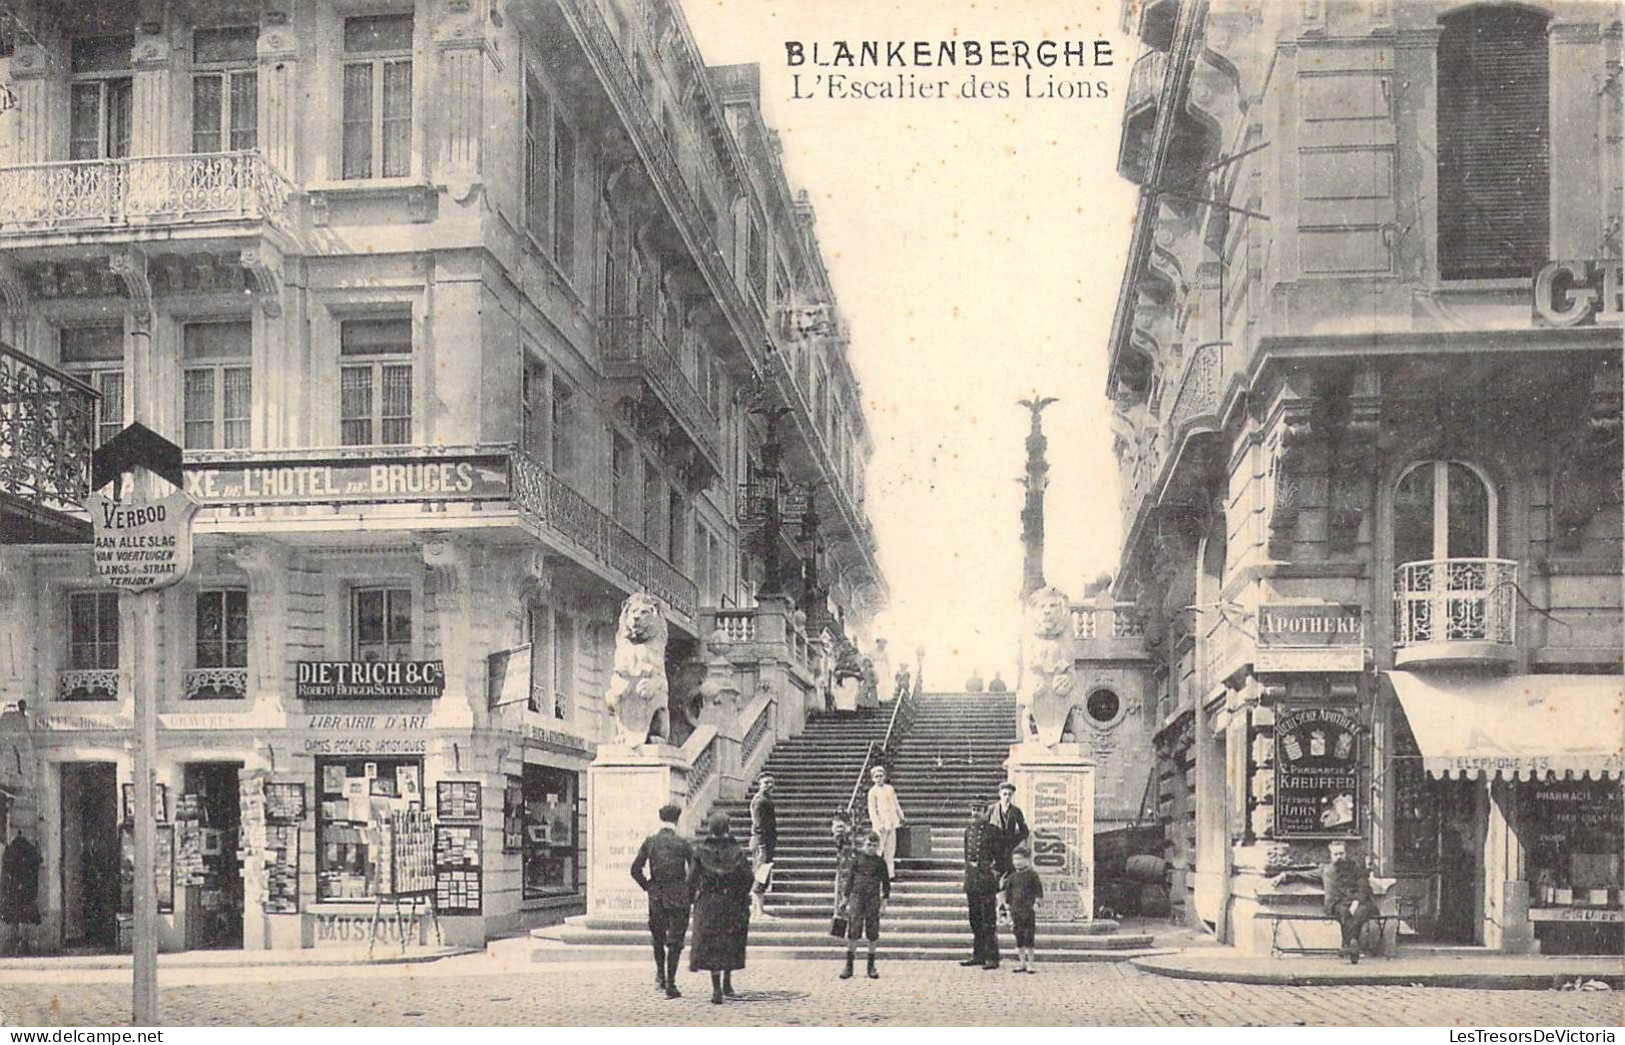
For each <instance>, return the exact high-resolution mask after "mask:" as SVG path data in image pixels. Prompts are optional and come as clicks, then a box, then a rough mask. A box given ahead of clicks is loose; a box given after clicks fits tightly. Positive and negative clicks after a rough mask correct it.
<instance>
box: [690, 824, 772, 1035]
mask: <svg viewBox="0 0 1625 1045" xmlns="http://www.w3.org/2000/svg"><path fill="white" fill-rule="evenodd" d="M728 827H729V823H728V814H726V813H717V814H716V815H714V816H712V817H711V819H710V820H709V821H708V822H707V824H706V837H705V838H704V839H703V840H701V842H700V844H699V845H696V846H695V847H694V867H693V870H691V871H690V872H689V876H688V887H689V893H690V894H691V895H692V896H693V897H694V920H693V942H692V946H691V947H690V949H689V952H688V967H689V969H690V971H692V972H699V971H700V970H701V969H705V970H707V971H709V972H710V973H711V1001H712V1003H713V1004H716V1005H721V1004H722V998H723V995H729V996H732V995H733V993H734V988H733V979H732V974H733V971H734V970H735V969H743V968H744V967H745V942H746V937H747V936H748V935H749V933H750V889H751V886H752V884H754V882H755V880H756V879H755V875H754V874H752V873H751V869H750V857H749V856H748V855H747V854H746V853H745V851H744V850H743V849H741V848H740V847H739V845H738V844H737V843H735V842H734V840H733V838H732V837H730V835H729V833H728Z"/></svg>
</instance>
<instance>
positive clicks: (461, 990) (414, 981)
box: [0, 949, 1625, 1027]
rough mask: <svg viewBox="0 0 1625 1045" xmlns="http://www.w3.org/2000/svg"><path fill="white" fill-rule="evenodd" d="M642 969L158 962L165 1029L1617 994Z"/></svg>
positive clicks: (913, 967) (4, 1015)
mask: <svg viewBox="0 0 1625 1045" xmlns="http://www.w3.org/2000/svg"><path fill="white" fill-rule="evenodd" d="M648 964H649V963H648V962H612V963H603V962H582V963H575V964H549V963H534V962H526V963H515V962H503V961H499V960H498V959H496V958H493V957H492V956H490V955H488V954H474V955H465V956H462V957H453V958H446V959H442V960H440V961H435V962H430V963H426V964H407V965H376V964H375V965H362V966H355V967H351V968H346V969H344V970H343V971H342V972H339V971H335V970H334V969H333V968H331V967H316V966H284V967H259V968H251V969H243V968H202V967H192V968H176V967H166V968H161V969H160V970H159V994H160V999H159V1011H160V1014H161V1017H162V1019H163V1020H164V1021H165V1022H166V1023H169V1024H173V1025H187V1026H192V1025H223V1026H242V1025H249V1026H397V1025H408V1026H410V1025H417V1024H421V1025H425V1026H445V1025H454V1026H455V1025H462V1026H467V1025H505V1026H623V1025H628V1024H643V1025H659V1026H715V1025H721V1026H883V1025H884V1026H893V1025H896V1026H985V1025H1020V1026H1078V1025H1095V1026H1175V1027H1188V1026H1195V1027H1204V1026H1308V1025H1315V1026H1319V1025H1339V1026H1347V1025H1355V1026H1361V1025H1380V1026H1387V1025H1419V1026H1441V1025H1442V1026H1469V1027H1486V1026H1568V1027H1573V1026H1618V1025H1620V1024H1621V1023H1625V993H1616V992H1611V991H1597V992H1590V991H1560V990H1468V989H1457V988H1441V987H1424V986H1376V985H1367V984H1360V985H1326V986H1307V987H1305V986H1280V985H1264V984H1243V983H1224V982H1216V981H1211V980H1182V979H1170V978H1167V977H1163V976H1158V975H1155V974H1153V973H1150V972H1147V971H1145V970H1143V969H1138V968H1135V967H1134V966H1133V965H1130V964H1127V963H1101V964H1071V965H1046V966H1042V967H1040V970H1039V973H1038V974H1037V975H1034V976H1018V975H1013V974H1012V973H1011V972H1010V966H1009V965H1006V966H1004V967H1003V968H1001V969H999V970H995V971H983V970H981V969H961V968H959V967H958V966H957V965H949V964H947V963H940V962H887V961H886V959H885V952H884V949H882V952H881V962H880V973H881V978H880V979H879V980H868V979H865V978H863V976H862V975H861V973H860V975H859V976H858V977H856V978H854V979H851V980H840V979H837V978H836V974H837V972H839V965H838V964H837V963H834V962H806V961H753V962H751V964H750V966H749V967H748V968H747V969H745V970H743V971H741V972H740V973H738V974H736V976H735V986H736V988H737V989H738V990H739V992H740V997H739V999H738V1000H735V1001H730V1002H728V1003H726V1004H724V1005H720V1006H719V1005H712V1004H711V1003H710V997H709V995H710V991H709V985H708V981H707V978H706V977H705V976H704V974H701V973H692V972H687V971H685V972H683V973H682V974H681V975H680V977H679V981H678V982H679V985H680V986H681V987H682V989H683V990H684V992H685V996H684V997H682V998H680V999H676V1000H670V999H667V998H666V997H665V996H664V995H662V994H660V993H659V992H657V991H656V990H655V987H654V984H653V982H652V979H653V977H652V975H651V973H650V970H649V968H648V967H647V966H648ZM128 977H129V974H128V972H126V971H123V970H114V969H100V970H96V969H86V970H80V971H78V972H76V973H75V974H74V975H73V977H72V982H64V979H63V977H62V976H61V975H60V974H54V973H51V972H48V971H42V970H35V969H22V968H16V969H13V968H0V1023H5V1024H7V1025H13V1026H42V1025H55V1026H62V1025H64V1024H67V1025H81V1026H83V1025H104V1026H112V1025H119V1024H123V1023H126V1022H127V1021H128V1019H129V1012H130V986H129V978H128Z"/></svg>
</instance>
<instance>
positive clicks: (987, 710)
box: [531, 693, 1151, 961]
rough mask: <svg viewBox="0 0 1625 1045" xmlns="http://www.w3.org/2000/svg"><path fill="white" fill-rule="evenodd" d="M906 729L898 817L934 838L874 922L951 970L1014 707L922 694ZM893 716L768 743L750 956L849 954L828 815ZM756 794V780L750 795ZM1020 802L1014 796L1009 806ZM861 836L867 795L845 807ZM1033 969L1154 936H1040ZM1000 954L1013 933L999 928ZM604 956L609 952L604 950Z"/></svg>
mask: <svg viewBox="0 0 1625 1045" xmlns="http://www.w3.org/2000/svg"><path fill="white" fill-rule="evenodd" d="M918 701H919V702H918V705H917V714H916V716H915V719H914V726H913V729H912V730H911V731H910V732H909V734H908V736H907V738H906V739H905V740H904V741H903V743H902V744H901V746H900V748H899V750H898V751H897V753H896V755H895V757H894V759H893V764H892V765H891V767H890V768H891V771H892V773H891V777H892V782H893V783H894V784H895V786H896V788H897V793H898V797H899V799H900V800H901V802H902V805H903V811H904V813H905V814H906V815H907V816H908V818H909V821H910V822H912V823H915V824H922V823H923V824H929V825H930V826H931V828H932V853H931V856H930V857H929V858H923V859H921V858H916V859H910V858H906V857H905V858H900V859H899V860H898V862H897V880H896V881H895V882H894V883H893V885H892V898H891V902H890V903H889V904H888V905H887V908H886V914H885V918H884V920H883V922H882V925H881V954H882V957H883V958H885V959H887V960H896V959H899V958H918V959H940V960H946V959H954V958H962V957H965V956H966V955H968V954H969V952H970V929H969V924H968V920H967V908H966V904H965V895H964V890H963V888H962V883H963V866H964V865H963V854H964V849H963V844H962V836H963V832H964V827H965V821H966V817H967V814H968V810H969V808H970V806H971V804H972V803H973V802H974V803H976V804H979V805H986V804H987V803H988V802H990V801H992V800H993V799H994V796H995V793H996V789H997V787H998V784H999V782H1000V781H1001V780H1003V779H1004V760H1005V758H1006V757H1008V755H1009V749H1010V744H1011V742H1012V739H1013V736H1014V733H1015V719H1016V705H1015V699H1014V698H1013V697H1010V696H1004V695H989V694H981V693H973V694H922V695H921V696H920V697H919V698H918ZM891 711H892V708H891V705H883V706H882V707H880V708H878V709H871V710H868V711H864V712H860V713H859V714H857V715H855V716H851V717H844V718H821V719H815V720H813V721H811V722H809V723H808V724H807V728H806V730H805V731H804V732H803V733H802V734H801V735H800V736H798V737H795V738H792V739H790V740H787V741H783V742H781V743H780V744H778V745H777V746H776V747H775V748H774V749H773V752H772V754H771V755H770V756H769V758H768V760H767V769H768V771H770V772H772V773H773V776H774V779H775V784H776V791H775V804H776V806H777V809H778V821H779V847H778V853H777V862H776V864H775V867H774V874H773V882H774V884H773V890H772V892H771V893H769V895H768V898H767V911H768V914H769V915H770V916H771V917H770V918H768V919H765V920H761V919H758V920H753V921H752V923H751V927H750V953H751V954H752V955H758V956H761V957H768V958H828V959H831V960H834V959H835V958H837V957H839V956H840V955H841V954H843V953H844V952H845V946H844V944H843V943H841V942H839V941H837V940H835V939H832V938H831V937H830V936H829V935H828V932H829V923H830V915H831V901H832V893H833V883H834V876H835V856H834V850H833V846H832V844H831V842H830V833H829V823H830V818H831V815H832V814H833V813H834V812H835V811H836V810H838V809H844V808H846V806H847V803H848V801H849V800H850V799H851V797H852V790H853V784H854V782H855V780H856V778H857V774H858V771H859V770H860V769H861V768H862V767H863V765H864V760H865V756H866V753H867V751H868V745H869V743H870V742H871V741H877V742H878V741H881V740H883V739H884V737H885V735H886V729H887V725H888V723H889V720H890V717H891ZM752 790H753V792H754V782H753V788H752ZM1020 798H1021V796H1019V795H1018V796H1017V800H1018V803H1019V801H1020ZM715 808H717V809H720V810H723V811H725V812H727V813H729V815H730V816H732V817H733V820H734V825H735V827H734V835H735V837H736V838H738V839H739V840H740V841H741V843H743V842H744V840H745V838H746V836H747V835H748V834H749V832H750V811H749V802H748V801H746V800H736V801H724V802H719V803H717V805H716V806H715ZM853 813H854V818H855V819H856V820H857V821H858V824H859V827H860V829H865V824H864V822H865V820H866V801H865V792H863V791H860V792H859V793H858V796H857V802H856V804H855V805H854V807H853ZM531 936H532V937H533V938H534V939H535V940H536V941H537V942H536V943H535V945H534V946H533V949H532V951H531V957H532V958H534V959H535V960H539V961H545V960H554V959H564V958H570V957H585V956H589V954H588V952H590V956H591V957H594V958H608V957H612V956H614V957H631V956H639V957H641V956H644V955H646V954H647V952H648V930H647V927H646V926H645V925H644V923H643V921H642V919H629V918H623V919H604V918H590V917H578V918H572V919H569V920H568V921H566V923H565V924H564V925H560V926H549V927H547V928H542V929H536V930H534V931H533V932H532V934H531ZM1038 944H1039V946H1038V952H1039V957H1040V960H1048V961H1120V960H1125V959H1127V958H1131V957H1135V956H1138V955H1140V954H1144V953H1147V951H1148V949H1149V948H1150V947H1151V938H1150V937H1149V936H1145V935H1138V934H1132V935H1131V934H1125V933H1119V932H1118V931H1117V925H1116V923H1114V922H1109V921H1104V920H1097V921H1094V922H1085V923H1077V924H1070V925H1052V924H1043V925H1040V927H1039V933H1038ZM1001 946H1004V947H1006V948H1009V949H1011V950H1012V952H1013V949H1014V947H1015V939H1014V936H1013V935H1012V934H1011V933H1010V931H1009V930H1008V928H1005V929H1003V930H1002V940H1001ZM610 949H613V950H614V951H615V952H617V953H615V954H614V955H611V954H610V953H607V952H608V951H609V950H610Z"/></svg>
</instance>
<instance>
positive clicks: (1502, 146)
mask: <svg viewBox="0 0 1625 1045" xmlns="http://www.w3.org/2000/svg"><path fill="white" fill-rule="evenodd" d="M1441 23H1442V27H1443V31H1442V33H1441V34H1440V36H1439V65H1438V69H1439V74H1438V75H1439V81H1438V86H1439V110H1438V135H1439V161H1438V174H1439V276H1440V278H1442V279H1504V278H1528V277H1530V276H1532V275H1533V274H1534V271H1535V269H1536V268H1538V267H1539V266H1540V265H1541V263H1542V262H1544V261H1545V260H1546V257H1547V254H1548V253H1549V248H1548V242H1549V239H1550V229H1549V225H1550V216H1549V213H1548V210H1549V207H1550V196H1551V157H1550V149H1549V141H1548V133H1547V122H1548V112H1547V81H1548V75H1549V71H1548V66H1549V64H1550V59H1549V57H1548V50H1547V46H1548V45H1547V40H1546V15H1544V14H1541V13H1539V12H1536V11H1529V10H1525V9H1522V8H1516V7H1501V6H1494V7H1474V8H1470V9H1468V10H1466V11H1460V12H1457V13H1455V14H1452V15H1447V16H1446V17H1444V18H1443V19H1441Z"/></svg>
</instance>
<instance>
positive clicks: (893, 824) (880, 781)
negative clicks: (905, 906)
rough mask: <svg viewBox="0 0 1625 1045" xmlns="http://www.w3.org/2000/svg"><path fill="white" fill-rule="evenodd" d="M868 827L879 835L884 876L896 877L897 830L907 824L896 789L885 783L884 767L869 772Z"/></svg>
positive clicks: (877, 767)
mask: <svg viewBox="0 0 1625 1045" xmlns="http://www.w3.org/2000/svg"><path fill="white" fill-rule="evenodd" d="M869 779H870V780H871V781H873V785H872V786H871V787H870V788H869V827H870V828H871V829H872V830H874V831H875V833H877V834H878V835H880V855H881V857H882V858H883V859H884V860H885V861H886V875H887V876H888V877H890V878H896V877H897V829H898V828H899V827H902V826H903V824H905V823H907V822H908V817H907V816H905V815H903V806H902V804H901V803H900V802H898V801H897V789H896V788H894V787H892V786H891V785H890V784H888V783H886V767H885V766H876V767H874V768H873V769H871V770H869Z"/></svg>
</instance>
